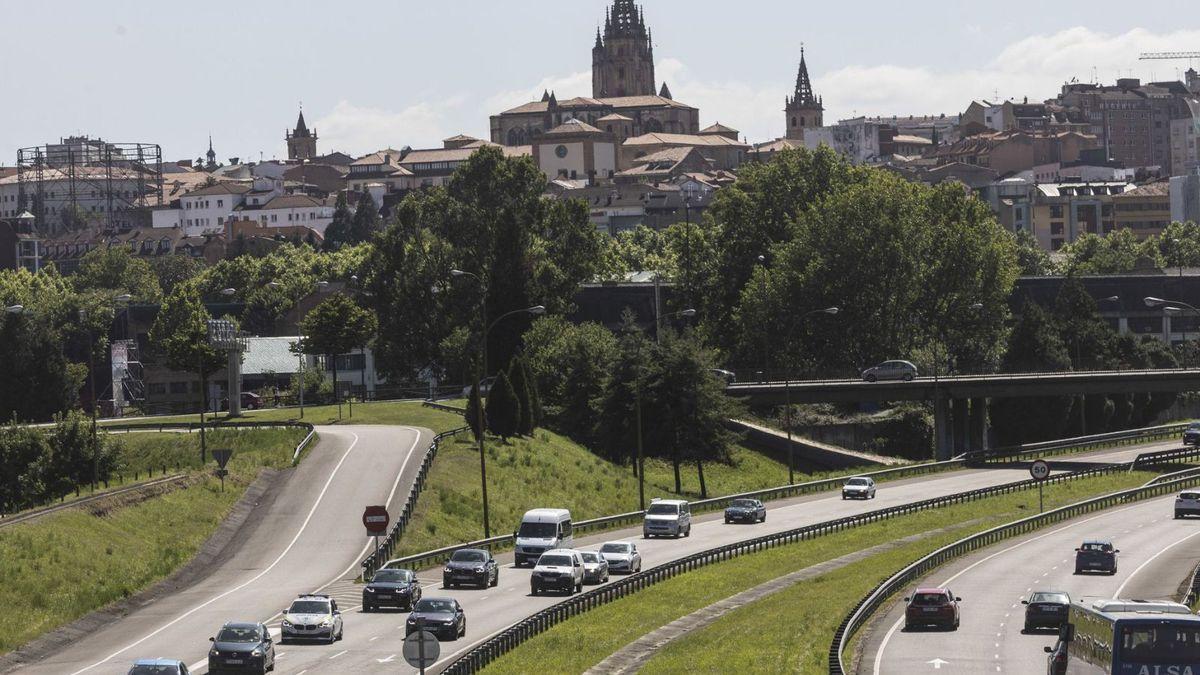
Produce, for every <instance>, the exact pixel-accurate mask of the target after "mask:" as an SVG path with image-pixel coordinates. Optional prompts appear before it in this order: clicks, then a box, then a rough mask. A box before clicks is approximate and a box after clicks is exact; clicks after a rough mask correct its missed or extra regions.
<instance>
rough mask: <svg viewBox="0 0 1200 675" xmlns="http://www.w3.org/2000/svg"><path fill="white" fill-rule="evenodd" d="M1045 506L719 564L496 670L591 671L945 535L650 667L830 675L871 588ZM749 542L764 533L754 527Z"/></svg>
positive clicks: (1003, 500)
mask: <svg viewBox="0 0 1200 675" xmlns="http://www.w3.org/2000/svg"><path fill="white" fill-rule="evenodd" d="M1154 475H1157V472H1134V473H1125V472H1122V473H1117V474H1110V475H1107V476H1100V477H1095V478H1087V479H1081V480H1077V481H1071V482H1068V483H1063V484H1057V485H1054V486H1052V487H1050V489H1048V490H1046V495H1045V497H1046V508H1047V509H1050V508H1055V507H1058V506H1063V505H1066V504H1070V503H1073V502H1076V501H1080V500H1082V499H1086V498H1088V497H1093V496H1097V495H1100V494H1105V493H1109V492H1114V491H1117V490H1122V489H1128V488H1131V487H1138V486H1140V485H1142V484H1143V483H1145V482H1146V481H1147V480H1149V479H1150V478H1151V477H1153V476H1154ZM1037 500H1038V495H1037V491H1036V490H1028V491H1024V492H1021V493H1016V494H1009V495H1001V496H997V497H991V498H988V499H983V500H979V501H976V502H971V503H968V504H959V505H955V506H950V507H945V508H941V509H934V510H930V511H925V512H921V513H917V514H913V515H909V516H902V517H898V518H894V519H891V520H888V521H884V522H880V523H874V524H871V525H865V526H862V527H859V528H855V529H852V530H847V531H844V532H839V533H835V534H831V535H828V536H825V537H821V538H818V539H813V540H810V541H806V542H801V543H798V544H791V545H788V546H783V547H779V548H775V549H771V550H769V551H765V552H761V553H755V554H750V555H744V556H741V557H739V558H736V559H734V560H731V561H727V562H723V563H718V564H714V565H709V566H707V567H704V568H701V569H699V570H696V571H693V572H691V573H688V574H684V575H681V576H678V577H675V578H674V579H671V580H669V581H666V582H663V583H660V584H657V585H655V586H652V587H650V588H648V589H646V590H644V591H642V592H640V593H637V594H634V595H632V596H629V597H626V598H623V599H621V600H617V601H616V602H612V603H609V604H607V605H604V606H601V607H599V608H597V609H594V610H592V611H590V612H587V613H586V614H583V615H580V616H578V617H575V618H573V619H570V620H568V621H565V622H563V623H560V624H558V625H557V626H555V627H553V628H551V629H550V630H548V631H546V632H545V633H542V634H541V635H538V636H537V637H535V638H533V639H532V640H530V641H528V642H526V643H525V644H523V645H521V646H520V647H518V648H517V649H516V650H514V651H512V652H509V653H508V654H506V655H505V656H504V657H502V658H500V659H498V660H497V661H496V662H495V663H493V664H492V665H491V666H489V667H488V668H487V672H489V673H521V672H526V671H527V670H528V664H530V663H537V664H539V668H540V669H541V670H544V671H546V672H560V673H581V672H583V671H585V670H587V669H588V668H590V667H592V666H594V665H595V664H597V663H599V662H600V661H601V660H603V659H604V658H605V657H607V656H608V655H610V654H612V653H613V652H615V651H617V650H618V649H621V648H622V647H624V646H625V645H627V644H629V643H630V642H632V641H633V640H636V639H637V638H639V637H641V636H643V635H645V634H646V633H648V632H650V631H652V630H654V629H656V628H659V627H661V626H663V625H665V624H667V623H669V622H671V621H674V620H675V619H678V618H680V617H682V616H685V615H687V614H690V613H691V612H693V611H695V610H698V609H700V608H702V607H706V606H707V605H710V604H712V603H713V602H716V601H718V600H721V599H724V598H727V597H729V596H731V595H734V594H736V593H739V592H741V591H744V590H747V589H749V588H752V587H754V586H756V585H758V584H760V583H763V582H765V581H769V580H771V579H775V578H777V577H780V576H783V575H785V574H788V573H791V572H794V571H797V570H800V569H804V568H806V567H809V566H812V565H814V564H817V563H820V562H824V561H827V560H831V559H834V558H838V557H840V556H843V555H846V554H848V553H853V552H855V551H860V550H862V549H865V548H870V547H872V546H876V545H880V544H885V543H887V542H893V541H895V540H897V539H901V538H904V537H908V536H912V535H918V534H921V533H930V532H937V533H936V534H931V535H929V536H928V537H926V538H923V539H921V540H919V541H916V542H914V543H910V544H904V545H901V546H900V547H898V548H895V549H892V550H890V551H887V552H885V553H883V554H881V555H877V556H873V557H871V558H868V559H866V560H863V561H861V562H858V563H853V564H851V565H849V566H847V567H844V568H841V569H838V570H835V571H833V572H831V573H828V574H825V575H823V576H821V577H817V578H815V579H812V580H809V581H805V582H801V583H800V584H797V585H796V586H794V587H793V588H791V589H788V590H785V591H783V592H781V593H779V594H777V595H775V596H771V597H769V598H766V599H764V600H761V601H759V602H757V603H754V604H753V605H750V606H747V607H745V608H742V609H740V610H736V611H734V612H731V613H729V614H728V615H727V616H725V617H723V618H722V619H720V620H718V622H717V623H715V624H713V625H711V626H709V627H708V628H706V629H702V630H699V631H696V632H695V633H693V634H691V635H689V636H687V637H685V638H682V639H680V640H679V641H677V643H672V644H670V645H668V647H667V648H666V649H665V650H664V651H663V652H661V653H660V654H659V655H658V656H656V657H655V658H654V659H653V660H652V661H651V662H650V663H649V664H647V666H648V667H647V669H646V670H644V671H642V672H680V673H682V672H720V671H723V670H727V669H728V667H729V664H731V663H736V664H739V665H738V670H739V671H747V672H764V673H766V672H771V673H774V672H794V673H821V672H827V670H826V669H827V664H826V659H827V651H828V648H829V642H830V640H832V637H833V632H834V630H835V629H836V628H837V626H838V624H840V623H841V621H842V618H843V617H844V616H845V615H846V613H847V612H848V611H849V610H850V609H851V608H852V607H853V606H854V604H855V603H857V602H858V601H859V600H860V599H861V598H862V597H863V596H864V595H865V594H866V593H867V591H869V590H870V589H871V588H873V587H874V586H875V585H876V584H878V583H879V582H880V581H882V580H883V579H885V578H886V577H888V576H889V575H891V574H893V573H895V571H896V570H897V569H899V568H900V567H902V566H903V565H904V564H906V563H908V562H911V561H912V560H914V559H916V558H918V557H920V556H921V555H924V554H925V553H928V552H929V551H932V550H934V549H936V548H938V547H940V546H944V545H945V544H947V543H950V542H953V541H957V540H958V539H961V538H963V537H965V536H969V535H970V534H973V533H975V532H979V531H982V530H985V529H988V528H991V527H995V526H997V525H1000V524H1003V523H1007V522H1010V521H1013V520H1017V519H1019V518H1023V517H1027V516H1029V515H1032V514H1033V513H1035V512H1036V511H1037ZM938 531H940V532H938ZM746 536H747V538H749V537H751V536H752V533H751V532H750V531H749V530H748V531H747V535H746ZM784 598H786V599H784ZM730 637H732V638H734V639H728V638H730ZM736 638H747V639H736Z"/></svg>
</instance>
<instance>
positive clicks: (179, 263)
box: [150, 255, 204, 296]
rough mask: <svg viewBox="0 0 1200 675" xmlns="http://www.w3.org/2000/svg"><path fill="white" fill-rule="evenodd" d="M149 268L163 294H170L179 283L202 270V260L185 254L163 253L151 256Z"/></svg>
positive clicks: (193, 277)
mask: <svg viewBox="0 0 1200 675" xmlns="http://www.w3.org/2000/svg"><path fill="white" fill-rule="evenodd" d="M150 268H151V269H152V270H153V271H154V276H156V277H157V278H158V285H159V287H160V288H162V293H163V295H164V296H166V295H170V294H171V293H172V292H174V290H175V288H176V287H178V286H179V285H180V284H183V283H186V282H188V281H191V280H192V279H195V278H196V276H197V275H199V274H200V273H201V271H203V270H204V262H203V261H202V260H200V259H198V258H193V257H191V256H186V255H164V256H158V257H155V258H151V260H150Z"/></svg>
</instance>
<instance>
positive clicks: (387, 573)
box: [371, 570, 413, 583]
mask: <svg viewBox="0 0 1200 675" xmlns="http://www.w3.org/2000/svg"><path fill="white" fill-rule="evenodd" d="M412 578H413V573H412V572H411V571H409V570H379V571H378V572H376V573H375V576H373V577H371V581H392V582H400V583H405V582H409V581H412Z"/></svg>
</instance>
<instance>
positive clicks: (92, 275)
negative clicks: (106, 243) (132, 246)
mask: <svg viewBox="0 0 1200 675" xmlns="http://www.w3.org/2000/svg"><path fill="white" fill-rule="evenodd" d="M172 257H175V256H172ZM72 278H73V279H74V281H75V287H76V288H77V289H79V290H80V291H85V290H99V289H105V290H109V291H112V292H113V294H114V295H120V294H122V293H127V294H129V295H131V296H133V301H134V302H136V303H144V304H154V303H157V302H159V301H161V300H162V288H160V287H159V285H158V277H157V276H156V275H155V274H154V270H153V269H152V268H151V267H150V263H148V262H146V261H145V260H142V259H141V258H137V257H135V256H134V255H133V254H132V253H130V252H129V249H128V248H126V247H124V246H113V247H101V248H97V249H94V250H92V251H90V252H88V254H87V255H85V256H83V258H82V259H81V260H80V261H79V271H78V272H76V273H75V275H74V277H72Z"/></svg>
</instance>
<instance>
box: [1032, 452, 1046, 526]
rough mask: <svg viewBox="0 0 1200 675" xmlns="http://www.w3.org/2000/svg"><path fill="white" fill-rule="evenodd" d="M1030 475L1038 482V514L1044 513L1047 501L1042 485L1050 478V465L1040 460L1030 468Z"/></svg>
mask: <svg viewBox="0 0 1200 675" xmlns="http://www.w3.org/2000/svg"><path fill="white" fill-rule="evenodd" d="M1029 475H1030V476H1033V479H1034V480H1035V481H1037V486H1038V513H1042V512H1043V511H1045V508H1046V507H1045V501H1044V500H1043V497H1042V483H1045V482H1046V479H1047V478H1049V477H1050V465H1049V464H1047V463H1046V462H1045V461H1044V460H1041V459H1039V460H1038V461H1036V462H1034V463H1033V464H1031V465H1030V466H1029Z"/></svg>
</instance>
